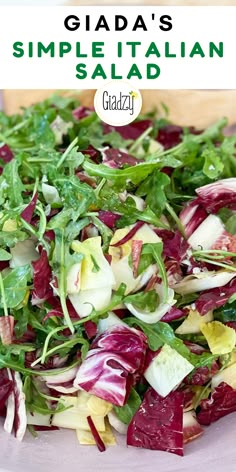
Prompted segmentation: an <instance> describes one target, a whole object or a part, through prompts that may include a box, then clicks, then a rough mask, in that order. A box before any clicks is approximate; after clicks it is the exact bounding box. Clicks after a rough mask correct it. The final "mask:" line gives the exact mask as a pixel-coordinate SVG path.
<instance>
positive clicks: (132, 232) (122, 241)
mask: <svg viewBox="0 0 236 472" xmlns="http://www.w3.org/2000/svg"><path fill="white" fill-rule="evenodd" d="M143 225H144V221H138V222H137V223H136V224H135V225H134V226H133V228H131V230H130V231H129V232H128V234H126V236H124V237H123V238H122V239H120V241H117V243H115V244H111V246H112V247H118V246H122V244H125V243H127V241H129V240H130V239H132V238H133V236H134V235H135V234H136V233H137V231H138V230H139V229H140V228H141V227H142V226H143Z"/></svg>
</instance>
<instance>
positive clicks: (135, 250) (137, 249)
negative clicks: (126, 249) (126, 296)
mask: <svg viewBox="0 0 236 472" xmlns="http://www.w3.org/2000/svg"><path fill="white" fill-rule="evenodd" d="M142 247H143V241H140V240H138V239H136V240H133V241H132V247H131V255H132V263H133V274H134V277H135V278H136V277H137V276H138V266H139V261H140V256H141V252H142Z"/></svg>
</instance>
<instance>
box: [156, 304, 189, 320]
mask: <svg viewBox="0 0 236 472" xmlns="http://www.w3.org/2000/svg"><path fill="white" fill-rule="evenodd" d="M183 316H184V312H183V311H182V310H179V308H175V307H174V306H172V307H171V309H170V310H169V311H168V313H166V314H165V315H164V316H163V317H162V319H161V321H164V322H165V323H171V322H172V321H175V320H179V319H180V318H183Z"/></svg>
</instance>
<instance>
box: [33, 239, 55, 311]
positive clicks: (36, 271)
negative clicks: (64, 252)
mask: <svg viewBox="0 0 236 472" xmlns="http://www.w3.org/2000/svg"><path fill="white" fill-rule="evenodd" d="M39 251H40V258H39V259H38V260H37V261H33V262H32V266H33V285H34V289H33V292H32V299H31V303H32V305H41V304H42V303H43V302H45V301H46V300H48V299H49V298H51V297H52V296H53V290H52V287H51V286H50V282H51V279H52V270H51V267H50V265H49V262H48V256H47V251H46V250H45V249H42V247H41V248H40V249H39Z"/></svg>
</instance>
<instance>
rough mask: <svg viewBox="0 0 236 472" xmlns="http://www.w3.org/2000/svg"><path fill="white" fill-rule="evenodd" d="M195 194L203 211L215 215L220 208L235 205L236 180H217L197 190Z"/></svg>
mask: <svg viewBox="0 0 236 472" xmlns="http://www.w3.org/2000/svg"><path fill="white" fill-rule="evenodd" d="M196 193H197V195H198V200H199V202H200V203H201V204H202V206H203V207H204V208H205V210H207V211H208V212H212V213H216V212H217V211H218V210H219V209H220V208H222V207H227V206H229V205H232V204H234V203H236V179H234V178H229V179H223V180H218V181H217V182H213V183H212V184H208V185H204V186H203V187H199V188H197V190H196Z"/></svg>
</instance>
